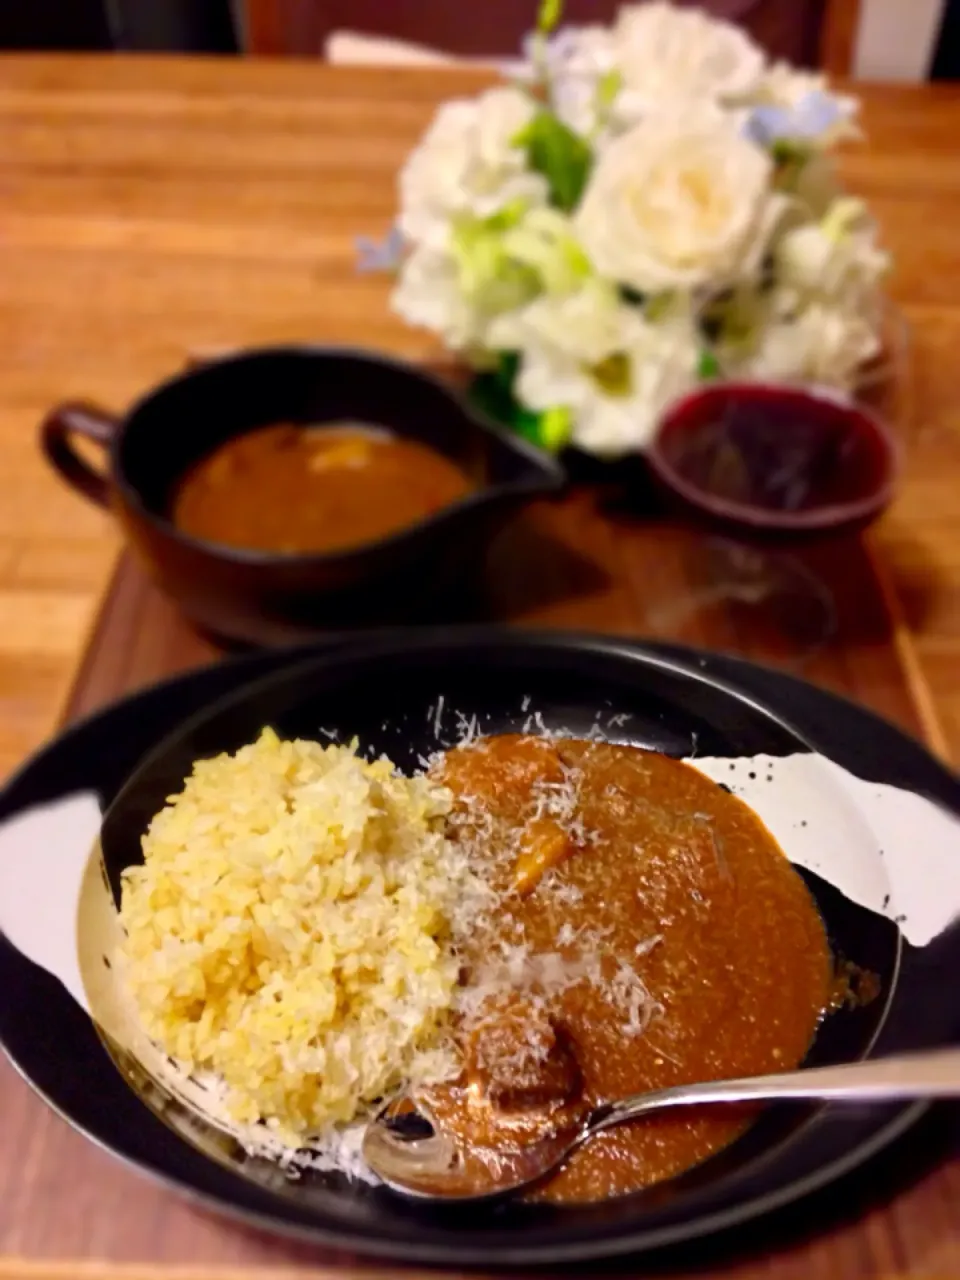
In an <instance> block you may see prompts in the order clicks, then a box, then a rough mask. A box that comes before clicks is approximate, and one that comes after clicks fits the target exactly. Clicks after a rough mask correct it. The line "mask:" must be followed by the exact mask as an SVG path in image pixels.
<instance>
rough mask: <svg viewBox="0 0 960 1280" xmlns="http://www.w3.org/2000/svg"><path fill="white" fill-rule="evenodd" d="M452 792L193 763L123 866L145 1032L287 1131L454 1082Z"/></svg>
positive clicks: (312, 755) (314, 771)
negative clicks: (404, 1087)
mask: <svg viewBox="0 0 960 1280" xmlns="http://www.w3.org/2000/svg"><path fill="white" fill-rule="evenodd" d="M449 806H450V797H449V793H448V792H446V791H445V790H444V789H443V788H441V787H439V786H438V785H436V784H435V783H432V782H430V781H429V780H427V779H426V778H422V777H414V778H403V777H400V776H398V775H397V773H396V770H395V769H394V767H393V765H392V764H391V763H390V762H389V761H388V760H386V759H381V760H378V761H376V762H375V763H372V764H371V763H368V762H366V761H364V760H362V759H360V758H359V757H358V756H357V755H356V754H355V750H354V749H351V748H346V747H339V746H327V747H321V746H320V745H318V744H317V743H314V742H306V741H281V740H280V739H279V738H278V737H277V735H276V734H275V733H274V732H273V731H272V730H270V729H265V730H264V731H263V733H262V734H261V736H260V738H259V740H258V741H257V742H255V743H253V744H252V745H249V746H246V747H243V748H241V750H239V751H238V752H237V753H236V754H235V755H221V756H218V757H216V758H215V759H212V760H203V761H199V762H198V763H197V764H196V765H195V766H194V770H193V773H192V775H191V777H190V778H188V779H187V781H186V783H185V785H184V789H183V791H182V792H181V793H180V794H179V795H177V796H174V797H172V798H171V799H170V800H169V801H168V803H167V805H166V807H165V808H164V809H162V810H161V811H160V813H158V814H157V815H156V817H155V818H154V819H153V821H152V823H151V824H150V827H149V829H148V831H147V833H146V835H145V836H144V837H143V855H144V865H143V866H138V867H131V868H130V869H128V870H127V871H126V872H124V877H123V894H122V905H121V911H120V915H121V921H122V923H123V926H124V928H125V931H126V939H125V942H124V945H123V954H122V956H121V971H122V973H123V975H124V980H125V982H126V984H127V987H128V989H129V992H130V993H131V995H132V997H133V1000H134V1002H135V1004H136V1008H137V1011H138V1013H139V1016H140V1018H141V1020H142V1022H143V1025H144V1027H145V1030H146V1032H147V1034H148V1035H149V1036H150V1037H151V1038H152V1039H153V1040H154V1041H155V1042H156V1043H157V1044H158V1045H159V1046H160V1047H161V1048H162V1049H163V1051H164V1052H165V1053H167V1054H169V1055H170V1056H171V1057H173V1058H175V1059H176V1060H177V1061H178V1062H180V1063H183V1064H185V1065H186V1067H187V1068H188V1069H197V1068H201V1069H205V1070H209V1071H212V1072H214V1073H216V1074H217V1075H218V1076H219V1077H220V1078H221V1080H222V1081H223V1082H224V1085H225V1088H226V1102H227V1106H228V1109H229V1110H230V1112H231V1113H232V1114H233V1115H234V1116H235V1118H236V1119H238V1120H241V1121H245V1122H254V1121H258V1120H264V1121H266V1122H267V1123H269V1124H270V1125H271V1127H273V1128H275V1129H277V1130H278V1131H279V1133H280V1134H283V1135H286V1136H287V1137H288V1138H290V1137H294V1138H295V1137H301V1136H303V1135H309V1134H315V1133H319V1132H322V1131H323V1130H324V1129H325V1128H326V1127H328V1126H329V1125H331V1124H332V1123H336V1122H347V1121H350V1120H352V1119H354V1118H355V1117H356V1116H357V1115H358V1114H361V1113H362V1112H363V1110H364V1107H365V1104H368V1103H371V1102H372V1101H373V1100H375V1099H376V1098H378V1097H380V1096H382V1095H384V1094H385V1093H388V1092H389V1091H390V1090H391V1089H393V1088H395V1087H397V1086H398V1085H399V1084H400V1083H401V1082H403V1081H404V1080H408V1079H409V1080H412V1081H413V1082H414V1083H417V1082H425V1081H429V1080H436V1079H441V1078H445V1077H447V1076H449V1075H450V1074H451V1073H453V1072H454V1071H455V1067H456V1064H455V1060H454V1058H453V1054H452V1051H451V1049H450V1047H449V1043H448V1040H447V1038H446V1036H445V1034H444V1031H445V1028H446V1024H447V1018H448V1014H449V1011H450V1009H451V1006H452V1003H453V996H454V992H455V988H456V983H457V976H458V965H457V960H456V958H455V956H454V954H453V949H452V945H451V942H450V921H451V918H452V917H453V915H454V914H455V912H456V910H457V898H458V895H459V894H460V893H461V890H462V889H463V887H464V884H465V879H466V878H467V876H468V872H467V868H466V865H465V862H464V858H463V855H462V854H461V853H460V852H459V851H458V850H457V848H456V846H454V845H453V844H451V843H450V842H449V841H448V840H447V839H446V837H445V835H444V832H443V819H444V815H445V814H446V813H447V812H448V810H449Z"/></svg>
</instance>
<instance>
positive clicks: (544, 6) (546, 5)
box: [537, 0, 563, 36]
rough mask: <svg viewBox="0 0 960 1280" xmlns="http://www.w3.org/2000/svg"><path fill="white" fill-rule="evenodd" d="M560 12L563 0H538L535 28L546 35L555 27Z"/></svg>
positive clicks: (561, 11)
mask: <svg viewBox="0 0 960 1280" xmlns="http://www.w3.org/2000/svg"><path fill="white" fill-rule="evenodd" d="M562 13H563V0H540V9H539V12H538V13H537V30H538V31H539V32H541V34H543V35H545V36H548V35H549V34H550V33H551V31H553V30H554V29H555V28H556V26H557V24H558V23H559V21H560V15H561V14H562Z"/></svg>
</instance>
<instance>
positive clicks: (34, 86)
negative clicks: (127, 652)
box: [0, 57, 960, 1280]
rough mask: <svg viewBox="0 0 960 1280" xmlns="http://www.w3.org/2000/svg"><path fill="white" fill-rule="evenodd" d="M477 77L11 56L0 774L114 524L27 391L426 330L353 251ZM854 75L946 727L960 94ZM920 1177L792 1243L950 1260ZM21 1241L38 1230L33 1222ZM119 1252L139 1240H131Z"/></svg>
mask: <svg viewBox="0 0 960 1280" xmlns="http://www.w3.org/2000/svg"><path fill="white" fill-rule="evenodd" d="M476 84H477V79H476V77H474V76H472V75H467V74H465V73H452V72H450V73H447V72H444V73H436V72H412V71H409V72H408V71H404V72H397V71H390V72H377V71H356V70H352V71H349V72H348V71H335V70H330V69H325V68H322V67H320V66H318V65H314V64H311V65H296V64H290V63H284V64H282V65H281V64H270V63H247V64H241V63H227V62H214V61H202V60H197V61H190V62H187V61H179V60H169V61H168V60H156V59H138V60H136V61H134V60H121V59H109V60H108V59H74V58H48V57H43V58H11V59H6V60H0V209H2V214H0V332H2V335H3V338H4V342H3V345H2V347H0V457H2V459H3V462H4V470H3V472H2V475H3V481H4V499H3V501H2V502H0V773H2V772H5V771H7V770H8V769H10V768H11V767H13V766H14V765H15V764H16V763H17V762H18V761H19V760H20V759H22V757H23V756H24V754H25V753H26V752H27V751H29V750H30V749H31V748H32V747H34V746H35V745H36V744H37V743H38V742H39V741H40V740H41V738H42V737H43V736H44V735H45V734H47V733H48V732H49V731H50V730H51V728H52V727H53V725H54V723H55V721H56V718H57V716H58V714H59V713H60V711H61V709H62V707H63V705H64V698H65V695H66V693H67V690H68V688H69V686H70V683H71V679H72V676H73V673H74V670H75V667H76V663H77V660H78V656H79V654H80V652H81V649H82V647H83V644H84V640H85V638H86V636H87V635H88V633H89V628H90V626H91V623H92V620H93V618H94V615H95V612H96V608H97V603H98V601H99V598H100V596H101V593H102V591H103V588H104V585H105V583H106V581H107V578H108V575H109V571H110V568H111V565H112V563H113V561H114V558H115V554H116V549H117V540H116V537H115V535H114V533H113V531H112V529H111V527H110V525H109V523H108V522H107V520H106V519H105V518H104V517H103V516H102V515H101V514H100V513H98V512H96V511H94V510H93V509H91V508H89V507H87V506H85V505H84V504H83V503H81V502H80V500H79V499H77V498H76V497H74V496H73V495H72V494H71V493H70V492H69V491H67V489H66V488H65V487H63V486H62V485H61V484H59V483H58V482H57V481H56V480H55V479H54V478H53V476H52V475H50V474H49V473H48V472H47V471H46V470H45V468H44V466H43V464H42V462H41V460H40V458H39V456H38V454H37V451H36V447H35V441H34V428H35V424H36V422H37V420H38V419H39V417H40V416H41V414H42V412H43V410H44V409H45V408H46V407H47V406H48V405H49V404H50V403H51V402H52V401H54V400H56V399H59V398H62V397H66V396H77V395H83V396H88V397H93V398H99V399H100V400H102V401H104V402H105V403H107V404H109V405H114V406H122V405H123V404H124V403H126V402H127V401H128V400H129V399H130V398H131V397H132V396H134V395H135V394H136V392H137V391H138V390H139V389H141V388H142V387H143V386H145V385H146V384H149V383H150V382H151V381H153V380H155V379H157V378H159V377H162V376H163V375H164V374H167V373H169V372H171V371H173V370H175V369H177V368H178V367H179V366H180V365H182V363H183V362H184V360H185V359H186V358H187V356H188V355H190V354H191V353H195V352H197V351H202V350H204V349H217V348H222V347H230V346H237V345H243V344H249V343H257V342H271V341H278V340H286V339H315V340H317V341H340V342H346V343H350V342H356V343H363V344H366V345H371V346H379V347H386V348H390V349H392V350H394V351H397V352H400V353H402V354H405V355H408V356H410V357H415V358H430V357H431V356H432V355H434V354H435V348H434V347H433V345H432V343H431V341H430V339H429V338H426V337H424V336H423V335H419V334H416V333H413V332H410V331H407V330H406V329H404V328H403V327H402V326H401V325H400V324H399V322H398V321H396V320H395V319H393V318H392V317H391V316H390V314H389V312H388V310H387V308H386V295H387V290H388V285H387V283H386V282H385V281H384V280H381V279H377V278H370V277H367V278H358V277H357V276H356V274H355V271H354V265H353V264H354V250H353V238H354V236H355V235H356V234H357V233H361V232H371V233H379V232H381V231H382V230H384V229H385V228H386V226H387V225H388V224H389V222H390V220H391V217H392V213H393V208H394V196H393V175H394V173H395V171H396V169H397V167H398V166H399V164H400V163H401V161H402V159H403V157H404V155H405V154H406V152H407V150H408V148H409V146H410V144H411V142H412V141H413V139H414V138H415V137H416V135H417V134H418V132H419V131H420V130H421V129H422V127H423V125H424V123H425V121H426V120H427V118H428V117H429V114H430V112H431V110H432V108H433V106H434V105H435V103H436V102H437V101H438V100H440V99H441V98H444V97H448V96H450V95H451V94H453V93H455V92H457V91H458V90H466V91H468V90H470V89H472V88H473V87H475V86H476ZM864 97H865V100H866V119H867V124H868V127H869V131H870V134H871V136H872V139H873V145H872V148H871V149H869V150H866V149H865V150H862V151H859V152H856V153H853V154H851V155H850V156H849V157H848V159H847V161H846V167H847V170H848V172H849V177H850V181H851V183H852V184H853V185H854V186H855V187H856V188H857V189H858V190H859V191H861V192H862V193H863V194H864V195H865V196H866V197H867V198H868V199H869V200H870V201H871V203H872V204H873V206H874V207H875V209H876V211H877V213H878V215H879V217H880V220H881V222H882V223H883V226H884V231H885V236H886V240H887V242H888V244H889V245H890V247H891V248H892V250H893V252H894V255H895V257H896V259H897V262H898V270H897V273H896V276H895V278H894V280H893V282H892V286H891V292H892V294H893V296H894V298H895V299H896V300H897V302H898V303H899V304H900V306H901V307H902V308H903V310H904V311H905V312H906V314H907V316H908V318H909V320H910V322H911V324H912V326H913V330H914V335H915V350H914V357H913V364H914V372H915V387H914V391H915V397H914V401H915V410H916V418H917V423H918V425H919V426H920V427H921V428H922V431H921V434H920V436H919V437H918V438H917V439H915V441H914V444H913V447H912V451H911V456H910V462H909V476H908V481H907V484H906V485H905V488H904V493H903V496H902V498H901V500H900V501H899V503H898V504H897V506H896V508H895V509H894V511H893V512H892V513H891V514H890V515H889V516H888V517H887V518H886V519H885V520H884V522H883V524H882V526H881V528H880V529H879V531H878V533H877V535H876V540H877V546H878V547H879V549H880V551H881V553H882V555H883V556H884V557H885V559H886V560H887V563H888V567H889V569H890V572H891V575H892V578H893V580H894V584H895V589H896V592H897V596H898V599H899V601H900V604H901V607H902V609H903V611H904V614H905V617H906V619H907V621H908V623H909V626H910V628H911V631H912V643H909V642H908V643H906V644H905V645H904V648H903V653H904V655H905V657H906V658H907V660H908V662H910V663H914V664H915V668H916V669H915V670H913V672H912V675H913V676H914V681H913V684H914V688H915V690H916V691H917V692H918V693H919V696H920V699H921V701H923V700H924V699H926V704H927V705H926V707H925V708H921V710H924V709H925V710H926V712H927V713H928V714H927V716H926V721H927V725H928V727H929V726H931V725H932V726H933V728H934V733H936V719H935V717H938V718H939V723H940V724H941V725H942V726H943V730H944V733H945V741H944V743H943V744H942V745H944V746H946V747H948V748H950V749H953V750H956V748H957V746H958V744H960V682H958V681H957V680H955V679H954V678H953V672H954V670H955V667H956V662H957V658H958V655H960V591H958V584H960V575H958V572H957V571H958V569H960V563H958V562H960V537H958V536H957V534H960V514H958V511H957V503H956V501H955V497H954V494H955V487H956V485H957V477H958V476H960V468H958V465H957V464H958V463H960V395H956V396H955V395H954V386H953V379H954V370H955V368H956V366H957V356H956V351H957V348H958V344H960V300H958V299H957V298H956V296H955V293H954V290H955V282H956V280H957V278H958V277H960V272H958V268H960V240H958V239H957V237H956V233H955V227H956V224H957V220H958V215H960V152H958V150H957V147H956V138H957V136H958V135H960V93H958V92H955V91H953V90H950V89H933V88H922V89H914V88H873V89H868V90H865V91H864ZM137 590H138V588H135V587H134V588H133V589H132V594H130V593H129V592H128V595H127V597H126V599H127V601H128V604H129V603H130V602H132V606H131V607H132V608H133V609H134V610H136V609H137V608H139V607H149V608H155V607H158V606H157V605H156V604H155V603H151V601H150V598H149V597H144V596H142V595H138V594H137ZM144 601H146V604H145V605H144V604H143V602H144ZM201 652H202V650H201V649H198V650H197V656H200V654H201ZM117 657H118V660H119V658H120V655H117ZM97 661H98V662H99V663H100V664H101V665H103V664H107V665H109V664H110V661H111V656H110V654H105V653H103V652H100V653H99V654H98V655H97ZM930 712H933V713H935V716H931V715H930V714H929V713H930ZM922 718H923V717H921V719H922ZM43 1123H44V1124H47V1123H50V1124H54V1123H56V1122H55V1121H54V1120H53V1119H52V1118H51V1117H47V1118H46V1119H45V1120H44V1122H43ZM941 1136H942V1135H941ZM918 1140H919V1141H928V1142H929V1141H933V1140H934V1137H933V1135H931V1134H929V1133H928V1134H927V1135H926V1137H925V1138H924V1136H923V1135H921V1136H920V1138H919V1139H918ZM77 1141H79V1139H78V1140H77ZM94 1154H95V1153H94ZM96 1160H97V1161H99V1163H98V1164H97V1165H96V1169H97V1174H96V1176H97V1177H100V1176H101V1171H102V1170H103V1169H104V1167H105V1166H104V1164H103V1162H102V1158H101V1157H99V1156H96ZM92 1168H93V1166H92V1165H91V1169H92ZM109 1168H110V1170H111V1172H110V1173H109V1174H106V1173H103V1174H102V1176H104V1177H106V1178H108V1180H109V1183H110V1186H111V1187H113V1186H116V1189H117V1196H118V1199H117V1205H118V1206H119V1205H121V1204H122V1198H123V1197H122V1188H123V1179H125V1178H126V1177H127V1176H128V1175H126V1174H125V1173H124V1172H123V1171H122V1170H119V1169H116V1170H114V1169H113V1166H109ZM878 1176H885V1175H882V1174H881V1175H878ZM931 1176H935V1175H931ZM893 1182H895V1178H894V1179H893V1181H892V1183H891V1185H893ZM937 1185H939V1184H934V1187H933V1195H934V1198H936V1195H937V1192H936V1186H937ZM940 1194H941V1198H942V1194H943V1193H940ZM924 1195H926V1189H925V1187H924V1186H923V1185H922V1184H921V1185H918V1186H914V1187H912V1188H911V1189H909V1190H908V1191H906V1192H905V1193H904V1194H902V1195H901V1197H900V1198H899V1199H898V1200H897V1201H896V1202H895V1207H894V1210H893V1212H894V1219H893V1221H894V1224H895V1228H894V1229H891V1228H890V1225H889V1224H890V1219H889V1218H888V1219H887V1220H886V1221H887V1226H886V1227H885V1228H884V1230H883V1233H882V1241H883V1243H882V1246H878V1247H873V1246H871V1243H870V1242H871V1240H874V1241H876V1240H879V1239H880V1238H881V1233H880V1232H879V1229H878V1228H876V1227H875V1223H876V1222H877V1221H879V1219H878V1218H877V1217H876V1214H877V1213H879V1212H880V1210H875V1211H874V1216H868V1217H867V1218H866V1219H865V1224H864V1225H862V1226H861V1225H858V1226H853V1227H850V1226H842V1225H841V1226H840V1227H838V1228H837V1231H836V1232H835V1233H834V1234H833V1235H830V1234H828V1235H827V1236H825V1237H823V1238H822V1239H820V1240H818V1241H816V1242H814V1243H812V1244H811V1245H810V1246H809V1247H807V1246H805V1245H804V1246H803V1248H802V1249H801V1252H800V1253H799V1254H797V1253H796V1252H794V1255H793V1257H794V1262H793V1265H794V1266H795V1267H796V1266H797V1265H801V1266H806V1267H807V1268H808V1269H809V1274H817V1275H824V1276H826V1275H836V1276H837V1277H846V1276H847V1275H850V1274H854V1273H856V1274H858V1275H871V1276H876V1275H880V1274H884V1275H898V1276H901V1277H907V1276H909V1277H911V1278H912V1280H918V1278H919V1277H921V1276H923V1277H933V1276H936V1275H948V1274H954V1273H956V1272H957V1270H958V1268H960V1258H958V1256H957V1254H956V1249H955V1245H954V1244H951V1243H950V1241H949V1240H947V1237H946V1234H945V1233H943V1232H942V1231H940V1229H939V1228H938V1227H937V1224H938V1223H941V1224H942V1223H946V1222H949V1221H951V1220H952V1215H953V1214H954V1212H955V1209H954V1210H951V1208H950V1206H949V1205H948V1204H947V1203H946V1202H944V1203H943V1204H942V1205H940V1206H939V1208H936V1207H934V1208H933V1209H931V1207H930V1196H929V1195H927V1197H926V1201H925V1204H926V1210H925V1214H924V1216H923V1217H922V1218H917V1217H916V1216H915V1215H914V1209H915V1208H916V1206H917V1204H918V1203H919V1200H918V1199H917V1197H923V1196H924ZM81 1201H82V1197H81ZM81 1201H78V1203H81ZM840 1216H841V1217H842V1215H840ZM915 1223H916V1224H918V1225H917V1226H916V1227H915V1226H914V1224H915ZM921 1223H922V1229H921V1227H920V1225H919V1224H921ZM161 1226H162V1224H160V1225H158V1226H157V1230H158V1231H160V1233H161V1235H162V1230H161ZM39 1228H40V1224H34V1225H33V1226H31V1227H30V1230H31V1231H33V1232H34V1233H35V1232H36V1231H37V1230H38V1229H39ZM24 1230H25V1231H27V1227H26V1226H25V1227H24ZM799 1232H800V1237H801V1238H802V1232H803V1223H802V1220H801V1222H800V1224H799ZM918 1232H919V1234H918ZM81 1234H82V1233H81ZM201 1234H202V1233H201ZM223 1238H224V1237H223V1235H222V1231H221V1229H220V1228H219V1227H214V1224H211V1235H210V1244H209V1247H204V1246H200V1247H199V1254H200V1256H199V1257H198V1261H202V1262H204V1263H206V1262H209V1261H210V1260H212V1259H219V1260H220V1261H221V1262H222V1263H224V1264H229V1263H230V1262H231V1261H233V1259H234V1256H236V1258H237V1259H239V1258H240V1257H241V1256H242V1257H243V1259H244V1261H245V1262H246V1263H247V1264H249V1263H250V1262H251V1259H254V1260H255V1261H256V1262H257V1263H258V1264H260V1265H261V1266H262V1267H270V1266H287V1265H290V1264H291V1263H294V1262H295V1263H296V1264H298V1266H300V1267H302V1266H303V1265H304V1264H305V1263H306V1262H307V1261H308V1255H303V1254H301V1253H296V1252H295V1253H291V1252H290V1251H289V1250H287V1251H284V1250H283V1249H281V1248H279V1247H277V1246H275V1245H273V1244H272V1243H271V1242H269V1241H266V1240H264V1241H262V1242H261V1241H259V1240H253V1241H251V1240H250V1239H246V1240H244V1239H243V1238H242V1235H241V1234H239V1233H238V1236H237V1237H236V1241H237V1249H236V1254H235V1255H234V1254H232V1253H230V1251H229V1250H228V1251H227V1252H226V1253H224V1252H223V1246H222V1240H223ZM755 1238H756V1239H758V1240H760V1239H762V1234H761V1235H758V1236H757V1237H755ZM891 1242H892V1243H891ZM23 1252H26V1253H30V1254H32V1255H42V1254H43V1252H44V1250H43V1248H42V1242H40V1245H38V1244H37V1242H36V1241H34V1244H33V1245H32V1246H31V1247H30V1248H29V1249H24V1250H23ZM776 1257H777V1255H776V1254H774V1255H773V1257H772V1259H771V1264H770V1265H771V1266H772V1267H774V1266H776ZM126 1258H129V1259H130V1261H131V1262H133V1261H137V1262H139V1261H141V1260H143V1254H142V1252H140V1251H138V1249H137V1244H136V1241H135V1240H131V1241H130V1242H129V1252H128V1253H124V1259H126ZM865 1260H866V1261H865ZM181 1261H182V1260H181ZM701 1265H702V1263H701ZM21 1273H22V1274H30V1275H34V1276H36V1277H40V1276H46V1275H54V1274H57V1275H64V1276H66V1275H71V1276H72V1275H76V1274H80V1271H79V1270H78V1268H77V1267H76V1266H75V1264H73V1263H67V1264H62V1265H58V1264H47V1263H43V1262H37V1263H35V1264H32V1266H31V1267H30V1268H27V1267H26V1266H24V1265H23V1264H21V1263H17V1262H13V1261H4V1259H3V1258H0V1278H2V1277H9V1276H13V1275H19V1274H21ZM162 1273H163V1274H170V1272H168V1271H167V1270H166V1269H164V1270H163V1272H162ZM737 1273H738V1274H739V1270H738V1272H737ZM91 1274H97V1275H99V1274H101V1269H100V1268H99V1267H95V1268H94V1270H92V1271H91ZM103 1274H110V1275H112V1276H115V1275H118V1274H119V1272H118V1271H117V1269H116V1268H115V1267H111V1268H109V1269H108V1270H107V1271H104V1272H103ZM130 1274H131V1275H134V1274H136V1275H141V1274H147V1272H144V1271H143V1270H142V1269H140V1268H138V1269H137V1270H136V1271H133V1272H131V1273H130ZM152 1274H158V1273H152ZM179 1274H180V1275H181V1276H182V1277H185V1276H186V1274H187V1272H183V1271H181V1272H180V1273H179ZM198 1274H199V1273H198ZM204 1274H210V1273H209V1271H204ZM244 1274H245V1275H249V1274H251V1273H249V1272H245V1273H244ZM256 1274H257V1275H259V1276H265V1275H267V1274H274V1273H270V1272H267V1271H264V1270H262V1271H259V1272H257V1273H256ZM298 1274H302V1271H299V1272H298ZM370 1274H371V1275H373V1274H374V1273H372V1272H371V1273H370ZM376 1274H380V1275H382V1274H384V1273H383V1271H382V1270H381V1271H380V1272H377V1273H376ZM744 1274H746V1273H744ZM750 1274H751V1275H755V1274H759V1272H758V1271H757V1270H756V1268H755V1267H754V1268H752V1269H751V1270H750ZM791 1274H794V1272H791Z"/></svg>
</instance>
